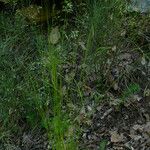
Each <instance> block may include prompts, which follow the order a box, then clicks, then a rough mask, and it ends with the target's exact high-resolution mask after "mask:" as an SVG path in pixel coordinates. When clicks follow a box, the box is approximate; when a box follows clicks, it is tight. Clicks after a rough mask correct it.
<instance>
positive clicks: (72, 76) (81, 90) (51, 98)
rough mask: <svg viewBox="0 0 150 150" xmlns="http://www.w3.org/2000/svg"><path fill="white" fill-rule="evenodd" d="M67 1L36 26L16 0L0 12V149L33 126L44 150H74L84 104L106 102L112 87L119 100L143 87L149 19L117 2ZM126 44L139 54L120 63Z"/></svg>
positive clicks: (111, 0)
mask: <svg viewBox="0 0 150 150" xmlns="http://www.w3.org/2000/svg"><path fill="white" fill-rule="evenodd" d="M65 2H66V3H65V4H64V5H63V7H62V10H61V13H60V12H59V13H58V15H55V16H53V17H52V18H49V20H47V21H45V22H43V23H37V24H32V23H31V22H29V20H26V16H22V15H21V16H20V15H17V14H16V11H15V9H18V7H20V5H19V4H18V3H19V2H18V3H17V4H18V5H17V4H15V6H14V5H13V6H12V7H13V11H12V12H11V13H10V12H8V10H7V9H6V10H3V11H1V12H0V149H9V148H8V146H10V145H14V146H16V147H17V146H21V145H20V144H21V143H19V142H18V143H17V144H16V145H15V143H16V141H17V138H18V139H19V138H20V137H22V134H23V133H24V132H26V131H27V132H28V131H33V132H34V131H36V130H40V133H43V132H44V133H46V137H47V140H46V141H48V146H47V149H56V150H75V149H78V148H79V146H80V145H81V144H82V143H80V140H79V138H80V136H81V134H82V127H81V124H83V126H84V125H86V123H87V122H86V121H85V122H84V118H82V115H81V110H82V108H83V107H84V106H85V105H86V104H87V103H93V102H94V103H95V106H96V105H97V104H99V103H102V102H103V101H105V100H109V99H111V97H109V96H108V93H110V92H111V93H113V92H114V93H115V96H116V97H121V102H122V100H123V101H125V99H126V98H127V97H129V96H132V94H134V93H135V92H139V91H140V86H141V88H143V84H142V83H141V79H143V78H144V77H143V76H142V74H140V73H141V72H140V73H137V74H136V71H137V70H141V69H142V68H141V67H140V63H141V58H144V60H145V63H148V60H149V43H148V40H147V39H146V37H147V36H148V35H146V34H147V32H148V30H149V28H148V23H149V20H150V17H149V16H148V15H141V14H140V13H139V14H138V13H134V12H133V13H132V12H131V13H129V12H127V10H126V5H127V4H126V3H124V2H123V1H122V0H106V1H98V0H92V1H91V0H89V1H88V2H86V3H84V2H83V3H80V4H79V3H78V5H77V6H74V5H75V4H73V3H72V2H71V1H65ZM23 5H24V3H23V2H22V6H23ZM9 7H10V6H9ZM72 12H73V13H72ZM74 12H76V14H74ZM56 14H57V13H56ZM47 18H48V17H47ZM137 18H140V21H139V22H138V19H137ZM137 22H138V23H137ZM56 26H57V31H55V32H54V33H53V34H52V30H53V29H54V27H56ZM139 33H140V35H139ZM54 34H55V35H54ZM143 35H144V36H143ZM59 36H60V37H59ZM124 50H125V51H126V52H125V53H128V52H129V51H130V52H132V53H136V54H137V53H138V54H139V56H138V59H136V61H135V62H134V63H132V62H131V64H129V65H128V63H130V61H131V60H127V62H123V61H124V60H123V59H128V56H126V55H123V56H122V53H123V54H124ZM124 57H125V58H124ZM126 57H127V58H126ZM124 63H127V65H126V64H124ZM119 65H120V66H119ZM121 65H122V66H121ZM144 65H145V64H144ZM118 66H119V67H118ZM128 67H129V68H128ZM143 68H145V66H143ZM136 69H137V70H136ZM113 70H117V71H116V72H117V73H116V72H115V73H114V74H112V72H113ZM144 80H145V81H146V78H144ZM116 86H117V87H116ZM147 86H148V85H147ZM116 93H117V94H116ZM85 120H86V119H85ZM13 137H15V138H13ZM106 144H107V142H106V141H102V142H101V143H100V147H102V148H101V149H105V147H106ZM10 149H11V148H10ZM43 149H44V148H43Z"/></svg>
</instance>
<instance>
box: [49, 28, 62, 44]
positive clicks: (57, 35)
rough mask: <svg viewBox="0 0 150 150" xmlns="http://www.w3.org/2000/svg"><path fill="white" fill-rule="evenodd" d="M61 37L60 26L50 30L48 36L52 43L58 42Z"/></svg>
mask: <svg viewBox="0 0 150 150" xmlns="http://www.w3.org/2000/svg"><path fill="white" fill-rule="evenodd" d="M59 39H60V32H59V29H58V27H55V28H53V29H52V30H51V32H50V35H49V37H48V42H49V43H51V44H57V43H58V41H59Z"/></svg>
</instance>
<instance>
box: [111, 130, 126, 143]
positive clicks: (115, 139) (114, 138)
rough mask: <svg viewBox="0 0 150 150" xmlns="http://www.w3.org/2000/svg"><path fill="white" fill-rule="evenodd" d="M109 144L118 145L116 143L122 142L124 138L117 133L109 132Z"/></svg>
mask: <svg viewBox="0 0 150 150" xmlns="http://www.w3.org/2000/svg"><path fill="white" fill-rule="evenodd" d="M110 134H111V142H112V143H118V142H122V141H123V140H124V136H123V134H118V132H117V131H111V132H110Z"/></svg>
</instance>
